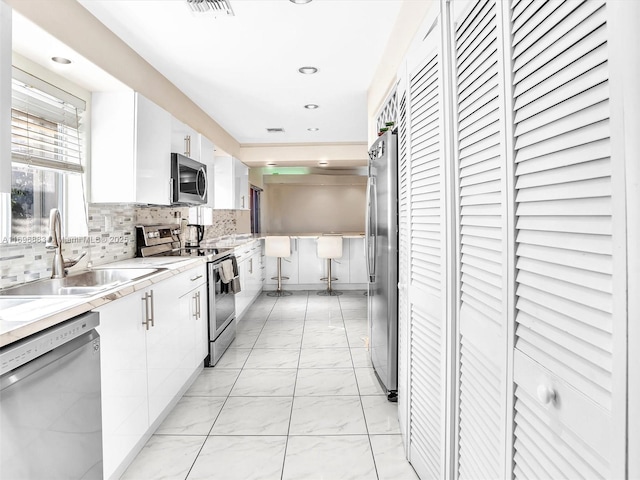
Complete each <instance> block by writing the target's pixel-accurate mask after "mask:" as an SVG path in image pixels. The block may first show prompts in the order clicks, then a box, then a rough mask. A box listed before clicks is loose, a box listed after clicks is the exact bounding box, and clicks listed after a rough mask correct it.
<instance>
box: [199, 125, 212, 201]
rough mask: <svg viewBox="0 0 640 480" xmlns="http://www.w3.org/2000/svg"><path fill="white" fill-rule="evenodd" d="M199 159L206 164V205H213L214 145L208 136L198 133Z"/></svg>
mask: <svg viewBox="0 0 640 480" xmlns="http://www.w3.org/2000/svg"><path fill="white" fill-rule="evenodd" d="M200 161H201V162H202V163H204V164H205V165H206V166H207V181H208V190H207V207H211V208H213V207H214V206H215V198H216V197H215V183H216V182H215V146H214V145H213V142H211V141H210V140H209V139H208V138H206V137H205V136H203V135H200Z"/></svg>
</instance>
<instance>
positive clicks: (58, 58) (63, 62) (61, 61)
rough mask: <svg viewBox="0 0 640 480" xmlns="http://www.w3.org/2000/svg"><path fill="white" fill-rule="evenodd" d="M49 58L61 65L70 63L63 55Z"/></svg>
mask: <svg viewBox="0 0 640 480" xmlns="http://www.w3.org/2000/svg"><path fill="white" fill-rule="evenodd" d="M51 60H53V61H54V62H56V63H60V64H62V65H69V64H70V63H71V60H69V59H68V58H64V57H51Z"/></svg>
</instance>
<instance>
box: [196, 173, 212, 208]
mask: <svg viewBox="0 0 640 480" xmlns="http://www.w3.org/2000/svg"><path fill="white" fill-rule="evenodd" d="M201 175H202V177H203V178H204V192H201V191H200V188H199V186H200V182H198V177H200V176H201ZM208 187H209V184H208V180H207V174H206V173H205V171H204V168H202V167H201V168H200V169H199V170H198V174H197V175H196V193H197V194H198V196H199V197H200V198H202V199H203V200H204V196H205V195H206V193H207V189H208Z"/></svg>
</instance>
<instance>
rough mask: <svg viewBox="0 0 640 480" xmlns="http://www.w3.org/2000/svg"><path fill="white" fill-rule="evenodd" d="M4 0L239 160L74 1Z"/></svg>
mask: <svg viewBox="0 0 640 480" xmlns="http://www.w3.org/2000/svg"><path fill="white" fill-rule="evenodd" d="M7 4H8V5H10V6H11V7H12V8H13V9H14V10H16V11H17V12H19V13H20V14H22V15H24V16H25V17H26V18H28V19H29V20H31V21H32V22H33V23H35V24H36V25H39V26H40V27H41V28H43V29H44V30H46V31H47V32H49V33H50V34H51V35H53V36H55V37H56V38H58V39H59V40H60V41H62V42H63V43H65V44H66V45H68V46H69V47H70V48H72V49H74V50H75V51H76V52H78V53H79V54H80V55H82V56H84V57H85V58H86V59H87V60H89V61H91V62H93V63H94V64H95V65H97V66H99V67H100V68H102V69H103V70H104V71H106V72H107V73H109V74H110V75H112V76H113V77H115V78H117V79H118V80H120V81H121V82H122V83H124V84H126V85H128V86H129V87H131V88H132V89H133V90H135V91H137V92H140V93H142V94H143V95H144V96H145V97H147V98H149V99H150V100H152V101H153V102H155V103H157V104H158V105H160V106H161V107H162V108H164V109H165V110H167V111H168V112H170V113H171V114H172V115H173V116H174V117H176V118H177V119H178V120H180V121H182V122H184V123H186V124H188V125H189V126H191V127H192V128H194V129H195V130H197V131H198V132H200V133H201V134H203V135H204V136H205V137H207V138H209V139H210V140H211V141H212V142H214V143H215V145H216V147H218V148H220V149H222V150H224V151H225V152H228V153H229V154H230V155H234V156H236V157H238V158H240V155H239V154H240V145H239V143H238V142H237V140H236V139H235V138H233V137H232V136H231V135H229V133H228V132H227V131H226V130H224V129H223V128H222V127H221V126H220V125H218V123H217V122H216V121H215V120H213V119H212V118H211V117H209V115H207V114H206V113H205V112H204V110H202V109H201V108H200V107H198V105H196V104H195V103H194V102H193V101H192V100H191V99H189V97H187V96H186V95H185V94H184V93H182V92H181V91H180V90H179V89H178V88H177V87H176V86H175V85H173V84H172V83H171V82H170V81H169V80H167V78H166V77H164V76H163V75H162V74H161V73H160V72H158V71H157V70H156V69H155V68H153V67H152V66H151V65H150V64H149V63H148V62H147V61H146V60H145V59H144V58H142V57H141V56H140V55H138V54H137V53H136V52H135V51H134V50H133V49H132V48H130V47H129V46H128V45H127V44H126V43H124V42H123V41H122V40H121V39H120V38H119V37H118V36H116V35H115V34H114V33H113V32H112V31H111V30H109V29H108V28H107V27H106V26H104V25H103V24H102V23H101V22H100V21H99V20H98V19H97V18H96V17H94V16H93V15H92V14H91V13H90V12H89V11H88V10H86V9H85V8H84V7H83V6H82V5H80V4H79V3H78V2H76V1H75V0H55V1H52V0H7Z"/></svg>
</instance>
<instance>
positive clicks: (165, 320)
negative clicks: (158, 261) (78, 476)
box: [96, 266, 208, 478]
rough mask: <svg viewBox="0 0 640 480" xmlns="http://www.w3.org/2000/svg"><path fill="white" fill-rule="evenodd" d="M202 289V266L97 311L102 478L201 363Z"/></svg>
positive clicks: (131, 451) (118, 465)
mask: <svg viewBox="0 0 640 480" xmlns="http://www.w3.org/2000/svg"><path fill="white" fill-rule="evenodd" d="M206 293H207V292H206V274H205V267H204V266H201V267H198V268H194V269H192V270H189V271H186V272H183V273H181V274H179V275H175V276H173V277H171V278H169V279H167V280H164V281H162V282H158V283H156V284H154V285H153V286H151V287H148V288H146V289H144V290H141V291H138V292H135V293H133V294H131V295H128V296H126V297H124V298H122V299H119V300H116V301H113V302H110V303H108V304H106V305H104V306H102V307H99V308H98V309H96V310H97V311H98V312H99V313H100V327H99V329H98V332H99V333H100V336H101V338H102V341H101V355H102V361H101V373H102V411H103V450H104V474H105V475H104V476H105V478H110V477H111V476H113V475H114V473H115V474H118V475H119V474H121V473H122V471H121V470H122V469H123V468H124V467H126V464H127V463H128V462H129V461H130V460H131V459H132V457H133V456H134V455H135V454H136V453H137V450H138V449H139V448H142V446H143V443H142V440H143V439H144V437H145V436H148V435H150V434H151V433H153V432H152V431H151V429H153V428H155V427H156V426H157V422H159V421H160V420H161V418H162V416H163V415H164V414H166V413H167V412H168V411H169V409H170V408H171V407H172V405H173V404H174V403H175V402H176V401H177V400H178V399H179V397H180V396H181V394H182V393H183V391H184V389H185V388H186V386H187V385H188V382H189V380H190V378H192V377H193V376H194V375H195V373H196V372H197V371H198V369H199V368H201V366H202V361H203V359H204V357H205V356H206V355H207V328H208V327H207V322H206V318H207V317H206V316H207V313H206V312H207V310H206ZM198 313H199V315H197V314H198Z"/></svg>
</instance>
